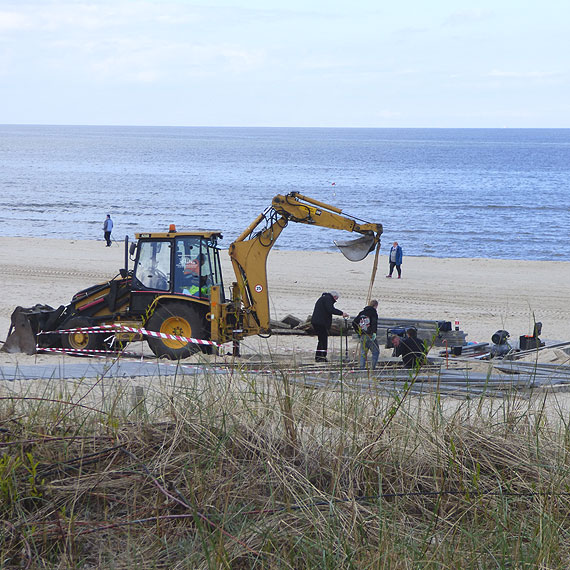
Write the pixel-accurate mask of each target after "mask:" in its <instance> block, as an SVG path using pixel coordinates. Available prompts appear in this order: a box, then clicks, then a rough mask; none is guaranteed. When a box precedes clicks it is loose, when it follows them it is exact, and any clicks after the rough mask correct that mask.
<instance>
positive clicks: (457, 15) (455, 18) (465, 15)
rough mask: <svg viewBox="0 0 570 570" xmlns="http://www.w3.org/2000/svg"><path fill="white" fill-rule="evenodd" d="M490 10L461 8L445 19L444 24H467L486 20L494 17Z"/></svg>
mask: <svg viewBox="0 0 570 570" xmlns="http://www.w3.org/2000/svg"><path fill="white" fill-rule="evenodd" d="M492 15H493V13H492V12H491V11H489V10H460V11H457V12H453V13H451V14H449V16H447V18H445V20H444V21H443V25H444V26H453V27H455V26H465V25H471V24H478V23H480V22H485V21H487V20H489V19H490V18H491V17H492Z"/></svg>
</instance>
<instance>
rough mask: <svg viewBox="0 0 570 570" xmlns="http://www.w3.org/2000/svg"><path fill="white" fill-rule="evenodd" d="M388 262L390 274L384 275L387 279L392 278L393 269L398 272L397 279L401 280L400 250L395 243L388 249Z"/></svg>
mask: <svg viewBox="0 0 570 570" xmlns="http://www.w3.org/2000/svg"><path fill="white" fill-rule="evenodd" d="M388 260H389V261H390V273H389V274H388V275H386V277H388V279H391V278H392V273H394V267H395V268H396V271H397V272H398V279H401V278H402V267H401V266H402V248H401V247H400V246H399V245H398V242H397V241H395V242H394V245H393V246H392V247H391V248H390V255H389V257H388Z"/></svg>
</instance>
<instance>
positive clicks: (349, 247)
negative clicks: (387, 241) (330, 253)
mask: <svg viewBox="0 0 570 570" xmlns="http://www.w3.org/2000/svg"><path fill="white" fill-rule="evenodd" d="M375 243H376V242H375V238H374V236H373V235H370V236H362V237H359V238H357V239H355V240H352V241H335V242H334V244H335V245H336V246H337V247H338V249H340V251H341V253H342V254H343V255H344V257H346V259H348V260H349V261H362V260H363V259H364V258H365V257H366V256H367V255H368V254H369V253H370V252H371V251H372V250H373V249H374V245H375Z"/></svg>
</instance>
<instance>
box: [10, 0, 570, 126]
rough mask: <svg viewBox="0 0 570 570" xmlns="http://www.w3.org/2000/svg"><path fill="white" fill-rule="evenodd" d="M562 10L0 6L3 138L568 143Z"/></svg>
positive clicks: (556, 0)
mask: <svg viewBox="0 0 570 570" xmlns="http://www.w3.org/2000/svg"><path fill="white" fill-rule="evenodd" d="M568 22H570V2H568V0H542V1H535V0H477V1H476V2H475V1H473V0H471V1H469V2H464V1H463V0H454V1H452V0H429V1H428V0H416V1H409V0H391V1H390V2H388V1H386V0H374V1H373V0H370V1H369V0H344V1H338V0H287V1H281V0H280V1H276V0H202V1H193V0H162V1H158V0H156V1H155V0H146V1H145V0H108V1H107V0H93V1H89V0H85V1H74V0H51V1H50V0H44V1H39V0H36V1H31V0H0V124H72V125H161V126H171V125H172V126H275V127H453V128H456V127H457V128H462V127H467V128H469V127H499V128H502V127H507V128H525V127H530V128H534V127H545V128H562V127H564V128H568V127H570V57H569V55H568V54H570V33H569V32H568Z"/></svg>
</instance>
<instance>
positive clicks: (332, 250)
mask: <svg viewBox="0 0 570 570" xmlns="http://www.w3.org/2000/svg"><path fill="white" fill-rule="evenodd" d="M200 231H201V230H200ZM208 231H209V230H208ZM216 231H218V230H216ZM219 231H220V232H222V233H223V231H222V230H219ZM130 237H131V236H129V238H130ZM17 240H29V241H40V242H55V243H68V244H73V243H84V244H87V243H91V244H101V243H104V242H105V240H104V238H103V237H102V236H101V237H98V238H93V239H84V238H57V237H34V236H13V235H12V236H2V235H0V246H4V245H10V244H11V242H15V241H17ZM4 241H5V242H6V243H5V244H4V243H3V242H4ZM131 241H132V240H131ZM131 241H130V242H129V243H131ZM115 244H116V245H117V246H118V247H121V248H122V247H123V244H124V238H123V239H115V238H113V245H115ZM224 245H225V244H224ZM228 245H229V244H228ZM220 250H221V251H225V252H227V251H228V247H223V246H221V247H220ZM276 251H279V252H290V253H309V254H313V253H316V254H321V253H322V254H327V253H339V250H338V249H337V248H335V247H330V248H329V249H294V248H287V247H282V246H280V245H279V244H277V245H275V246H273V248H272V249H271V252H276ZM389 251H390V244H387V245H385V246H383V247H382V248H381V249H380V259H381V258H382V257H384V258H387V256H388V253H389ZM271 255H272V254H270V256H269V257H271ZM373 255H374V254H373V253H372V254H370V256H373ZM407 259H438V260H449V261H454V260H460V261H461V260H464V261H496V262H501V261H505V262H521V263H526V262H530V263H535V262H537V263H568V264H570V258H569V259H527V258H518V257H478V256H470V257H453V256H447V257H446V256H440V255H407V254H406V253H405V252H404V263H405V262H406V260H407Z"/></svg>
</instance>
